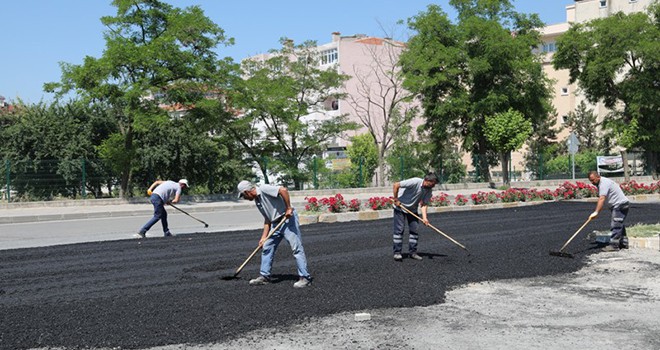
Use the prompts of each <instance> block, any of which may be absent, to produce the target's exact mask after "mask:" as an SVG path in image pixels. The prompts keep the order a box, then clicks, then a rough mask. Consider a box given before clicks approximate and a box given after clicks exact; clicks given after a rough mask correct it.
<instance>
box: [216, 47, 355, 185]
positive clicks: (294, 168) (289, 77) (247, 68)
mask: <svg viewBox="0 0 660 350" xmlns="http://www.w3.org/2000/svg"><path fill="white" fill-rule="evenodd" d="M315 48H316V43H315V42H313V41H306V42H304V43H302V44H300V45H295V44H294V43H293V41H291V40H288V39H286V38H284V39H282V48H281V49H280V50H273V51H272V52H271V53H270V55H268V57H257V58H253V59H248V60H245V61H243V64H242V76H243V77H244V80H243V81H241V82H237V83H236V85H237V86H236V90H235V93H234V94H233V95H232V102H233V105H234V106H235V108H236V110H238V111H240V113H239V112H237V113H236V115H231V116H229V117H228V119H227V120H226V121H225V122H224V123H223V126H224V127H226V128H228V130H229V132H230V133H231V134H232V135H234V137H235V139H236V140H237V141H238V142H239V143H240V144H241V145H242V146H243V150H244V152H245V153H246V154H247V155H248V156H249V158H250V160H252V161H254V162H256V163H257V164H259V166H260V168H261V169H262V172H263V176H264V179H267V178H268V175H267V172H266V167H265V164H264V159H270V160H271V161H270V162H269V165H270V168H271V171H272V172H275V173H278V172H279V173H280V174H281V175H280V180H281V181H283V182H284V183H291V184H293V186H294V187H295V188H296V189H302V185H303V183H304V181H305V180H307V178H308V176H309V172H308V171H306V170H305V169H304V168H303V167H302V165H303V164H305V163H307V161H308V158H309V157H311V156H312V155H313V154H319V153H321V151H322V149H323V146H324V144H325V143H326V142H327V141H329V140H331V139H333V138H336V137H338V136H340V135H341V134H342V133H343V132H344V131H347V130H354V129H355V128H356V127H357V126H356V124H355V123H351V122H347V121H346V116H345V115H342V116H337V117H330V116H328V111H327V110H326V108H325V107H324V102H325V101H327V100H329V99H338V98H340V97H342V94H341V93H340V92H338V91H339V88H340V87H341V86H342V84H343V82H344V81H345V80H346V79H347V77H346V76H344V75H342V74H339V73H338V72H337V70H336V69H321V68H320V67H319V53H318V51H317V50H316V49H315ZM266 181H267V180H266Z"/></svg>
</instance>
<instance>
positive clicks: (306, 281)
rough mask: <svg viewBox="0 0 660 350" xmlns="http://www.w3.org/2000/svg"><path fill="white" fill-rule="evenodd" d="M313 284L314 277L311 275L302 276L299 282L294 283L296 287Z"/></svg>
mask: <svg viewBox="0 0 660 350" xmlns="http://www.w3.org/2000/svg"><path fill="white" fill-rule="evenodd" d="M311 284H312V278H311V277H300V279H299V280H298V282H296V283H294V284H293V287H294V288H305V287H307V286H309V285H311Z"/></svg>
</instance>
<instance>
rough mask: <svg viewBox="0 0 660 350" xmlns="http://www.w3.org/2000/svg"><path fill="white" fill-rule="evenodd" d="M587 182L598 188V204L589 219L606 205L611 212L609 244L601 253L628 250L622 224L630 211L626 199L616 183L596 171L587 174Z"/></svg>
mask: <svg viewBox="0 0 660 350" xmlns="http://www.w3.org/2000/svg"><path fill="white" fill-rule="evenodd" d="M589 181H591V183H592V184H593V185H594V186H596V187H598V203H597V204H596V210H594V212H593V213H591V215H589V219H590V220H592V219H595V218H596V217H597V216H598V213H600V211H601V210H603V207H604V206H605V204H606V203H607V207H608V208H609V209H610V210H611V211H612V220H611V222H610V230H611V233H610V244H609V245H607V246H606V247H604V248H603V251H606V252H615V251H618V250H619V249H621V248H628V236H627V235H626V226H625V225H624V223H623V221H624V220H625V219H626V216H627V215H628V209H630V201H629V200H628V197H626V195H625V194H624V193H623V191H622V190H621V187H620V186H619V185H618V184H617V183H616V182H614V181H612V180H610V179H608V178H606V177H603V176H600V174H598V172H596V171H592V172H590V173H589Z"/></svg>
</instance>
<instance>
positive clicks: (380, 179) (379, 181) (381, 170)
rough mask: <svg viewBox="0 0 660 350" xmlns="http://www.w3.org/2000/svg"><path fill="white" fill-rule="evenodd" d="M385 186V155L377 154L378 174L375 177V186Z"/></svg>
mask: <svg viewBox="0 0 660 350" xmlns="http://www.w3.org/2000/svg"><path fill="white" fill-rule="evenodd" d="M380 186H385V157H384V156H383V155H382V154H378V176H377V177H376V187H380Z"/></svg>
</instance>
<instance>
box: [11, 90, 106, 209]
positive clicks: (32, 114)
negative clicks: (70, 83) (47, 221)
mask: <svg viewBox="0 0 660 350" xmlns="http://www.w3.org/2000/svg"><path fill="white" fill-rule="evenodd" d="M115 130H116V129H115V124H114V123H113V122H112V118H111V117H109V116H108V115H107V114H106V113H105V109H103V108H102V107H100V106H98V105H92V106H89V105H87V104H86V103H83V102H80V101H70V102H68V103H66V104H63V105H60V104H58V103H51V104H46V103H44V102H40V103H39V104H35V105H19V106H17V108H16V112H15V113H14V114H13V115H12V118H11V121H10V122H9V124H8V125H6V127H3V128H2V129H1V130H0V153H1V154H2V155H3V156H4V157H3V158H4V159H6V160H9V161H10V162H11V170H12V178H13V180H12V188H13V190H16V191H18V194H19V196H20V197H22V198H25V199H42V200H43V199H51V198H54V197H57V196H68V197H76V196H80V194H81V193H82V182H81V176H82V171H83V170H82V169H83V165H82V160H83V159H84V160H86V164H85V169H86V175H87V180H88V181H87V183H86V185H87V188H86V190H87V191H86V192H89V193H90V194H92V195H94V196H96V197H99V196H101V195H102V193H101V187H104V186H109V187H112V185H113V183H112V180H111V179H112V174H111V172H110V171H109V169H108V168H107V167H106V166H105V164H104V163H103V162H99V161H98V159H99V155H98V153H97V150H96V147H97V146H99V145H100V144H101V142H102V141H103V140H104V139H105V138H107V137H108V135H110V134H111V133H113V132H114V131H115Z"/></svg>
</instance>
